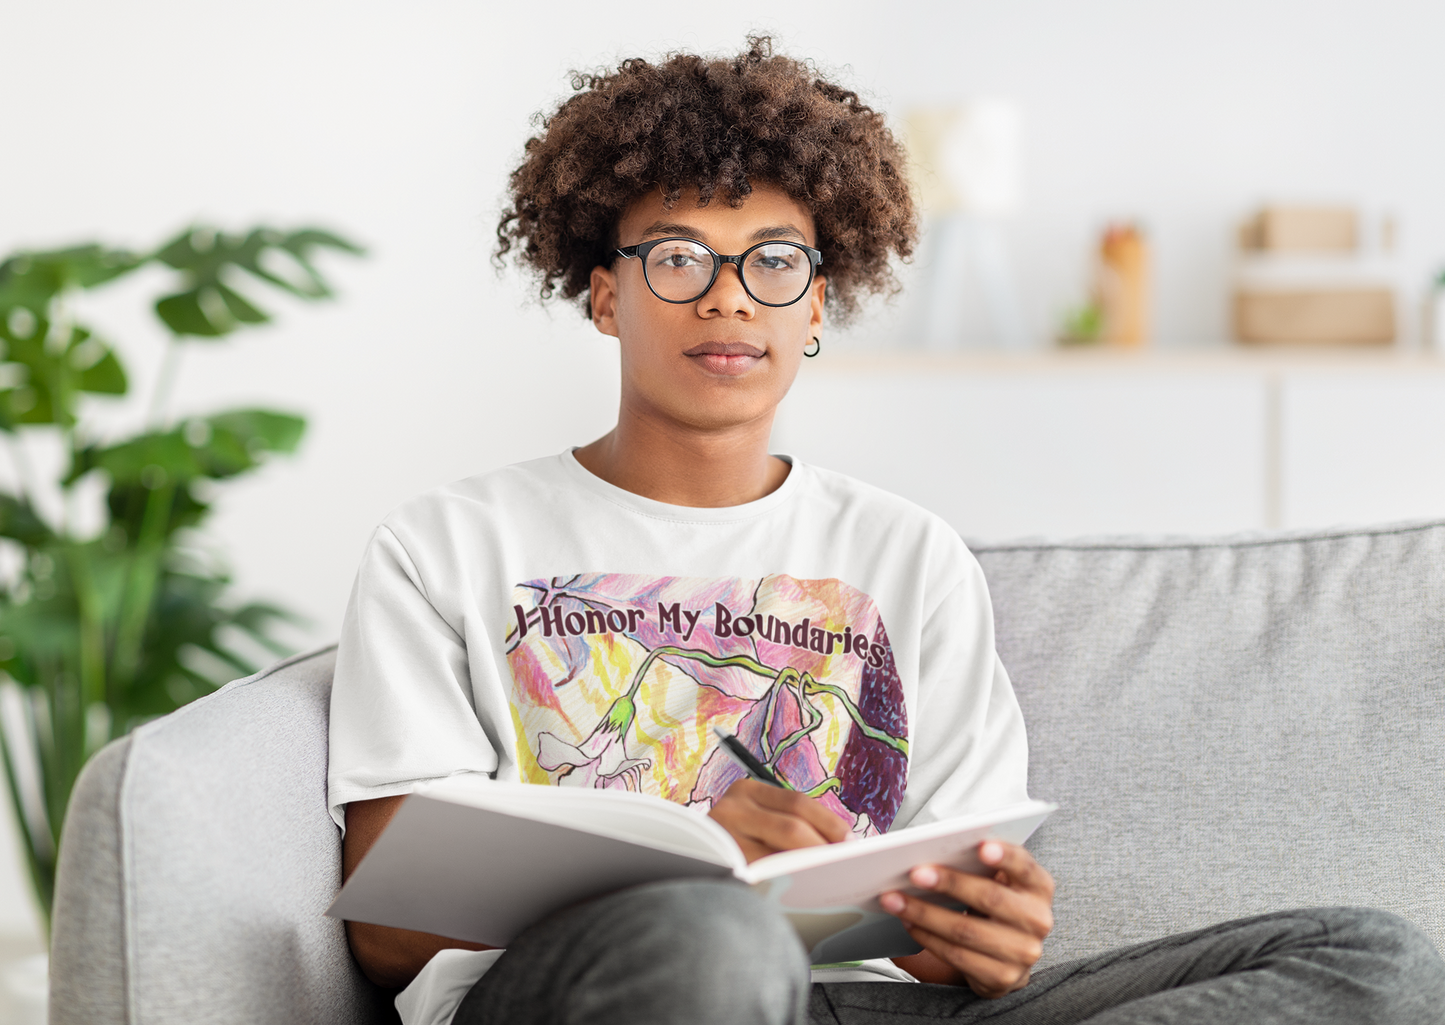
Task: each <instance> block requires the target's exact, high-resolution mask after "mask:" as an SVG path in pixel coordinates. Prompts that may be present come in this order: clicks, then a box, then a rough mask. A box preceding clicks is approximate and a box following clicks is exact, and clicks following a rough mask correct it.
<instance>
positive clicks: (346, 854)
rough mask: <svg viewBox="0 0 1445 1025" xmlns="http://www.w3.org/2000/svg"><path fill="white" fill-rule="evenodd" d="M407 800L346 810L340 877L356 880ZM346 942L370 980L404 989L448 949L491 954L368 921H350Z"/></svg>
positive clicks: (379, 800)
mask: <svg viewBox="0 0 1445 1025" xmlns="http://www.w3.org/2000/svg"><path fill="white" fill-rule="evenodd" d="M404 800H406V797H405V796H398V797H380V798H377V799H376V800H373V801H353V802H352V803H351V804H348V805H347V806H346V836H345V837H344V838H343V839H342V841H341V878H342V881H343V882H344V881H345V880H347V879H349V878H351V873H352V872H354V871H355V870H356V866H357V865H359V864H361V859H362V857H363V856H364V855H365V854H366V852H367V851H368V850H370V849H371V845H372V844H374V843H376V838H377V837H379V836H380V835H381V831H382V830H383V829H385V828H386V824H387V823H388V822H390V821H391V817H392V816H393V815H395V814H396V811H397V809H398V808H400V807H401V802H402V801H404ZM346 938H347V940H348V941H349V942H350V944H351V956H352V957H354V958H356V963H357V964H359V965H360V966H361V970H362V972H363V973H365V975H366V977H367V978H368V979H370V980H371V981H372V982H374V983H376V984H377V985H378V986H384V987H385V988H387V989H400V988H401V987H403V986H405V985H407V984H408V983H410V982H411V980H412V979H414V978H416V973H417V972H419V971H421V970H422V968H423V967H425V965H426V963H427V962H428V961H430V960H431V959H432V958H433V957H435V956H436V953H437V951H439V950H446V949H447V948H448V947H460V948H461V949H463V950H487V949H488V948H487V947H485V946H483V945H482V944H480V943H464V942H463V941H461V940H453V939H448V938H447V937H445V936H433V935H432V934H431V933H427V932H413V931H412V930H410V929H393V928H390V927H389V926H385V925H371V924H369V923H367V922H347V923H346Z"/></svg>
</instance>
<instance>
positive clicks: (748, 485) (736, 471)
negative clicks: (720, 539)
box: [573, 408, 791, 509]
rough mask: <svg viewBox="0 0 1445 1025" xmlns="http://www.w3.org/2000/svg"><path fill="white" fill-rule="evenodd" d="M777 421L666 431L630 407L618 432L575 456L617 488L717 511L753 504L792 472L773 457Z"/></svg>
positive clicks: (666, 427) (619, 420) (668, 428)
mask: <svg viewBox="0 0 1445 1025" xmlns="http://www.w3.org/2000/svg"><path fill="white" fill-rule="evenodd" d="M772 427H773V417H772V414H771V413H769V415H768V416H767V417H766V418H764V419H761V420H758V421H754V422H751V423H747V424H741V425H735V426H731V427H727V428H723V429H720V430H711V429H706V428H697V427H689V426H686V425H678V424H675V423H669V424H662V423H658V422H657V421H655V420H654V419H652V418H650V417H645V416H639V415H636V414H630V413H629V412H628V410H627V409H626V408H624V409H623V410H622V411H621V412H620V414H619V415H618V418H617V426H616V427H614V428H613V429H612V430H611V431H609V432H608V433H607V434H604V435H603V436H602V437H601V438H598V439H597V440H596V441H594V442H592V444H590V445H586V446H584V447H583V448H579V449H577V450H576V451H575V452H574V453H573V455H574V456H576V458H577V461H578V462H579V463H581V464H582V466H583V468H584V469H586V470H587V471H588V472H589V473H591V474H593V475H594V476H596V477H600V478H602V479H603V480H605V481H606V482H607V483H609V484H612V485H614V486H615V487H619V488H622V489H623V490H624V491H630V492H632V493H633V494H635V495H641V496H642V497H643V498H650V499H652V500H653V501H656V502H665V503H667V504H668V505H683V506H692V507H694V508H705V509H717V508H723V507H726V506H733V505H743V504H745V503H747V502H755V501H757V500H758V499H760V498H762V497H764V496H765V495H770V494H772V493H773V492H774V491H776V490H777V489H778V488H779V487H781V486H782V483H783V481H784V480H786V479H787V476H788V472H789V471H790V470H791V467H790V466H789V465H788V464H787V463H785V462H783V460H781V459H776V458H774V457H772V456H770V455H768V438H769V436H770V435H771V433H772Z"/></svg>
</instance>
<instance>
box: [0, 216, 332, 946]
mask: <svg viewBox="0 0 1445 1025" xmlns="http://www.w3.org/2000/svg"><path fill="white" fill-rule="evenodd" d="M322 249H335V250H342V251H345V252H349V253H359V252H360V249H359V248H357V247H356V246H355V245H353V244H351V243H350V242H347V241H345V240H344V239H341V238H339V237H337V236H336V235H333V234H329V233H327V232H324V231H318V230H315V229H304V230H300V231H292V232H282V231H275V230H272V229H269V228H257V229H255V230H252V231H250V232H247V233H245V234H242V235H228V234H224V233H222V232H218V231H215V230H212V229H209V228H192V229H190V230H188V231H186V232H184V233H182V234H181V235H179V236H178V237H176V238H174V239H172V240H171V241H169V242H167V243H166V244H165V245H163V246H161V247H160V248H159V249H157V250H155V251H154V252H149V253H135V252H129V251H126V250H121V249H113V248H108V247H105V246H101V245H85V246H78V247H74V248H69V249H61V250H55V251H51V252H20V253H16V254H14V255H12V256H10V257H9V258H7V259H6V260H5V261H4V262H3V263H0V344H3V351H0V447H4V448H8V450H9V451H8V453H7V454H8V455H9V457H10V458H9V460H8V462H9V464H10V465H9V466H8V467H6V466H5V465H4V463H5V461H3V460H0V671H3V674H4V675H3V676H0V681H3V682H0V755H3V761H4V765H5V779H6V782H7V784H8V786H9V790H10V797H11V802H12V805H13V807H14V808H15V810H16V818H17V820H18V825H19V830H20V835H21V837H22V839H23V841H24V845H25V849H26V853H27V860H28V863H29V870H30V875H31V878H32V880H33V882H34V886H35V892H36V895H37V897H38V898H39V903H40V906H41V909H42V911H43V913H44V915H45V919H46V924H47V926H48V924H49V913H50V905H51V898H52V895H53V892H54V883H55V865H56V856H57V853H58V851H59V846H60V843H61V841H62V839H63V838H62V836H61V824H62V822H63V821H64V815H65V807H66V803H67V802H68V800H69V798H70V793H71V789H72V788H73V787H74V785H75V780H76V777H77V776H78V775H79V773H80V770H81V767H82V766H83V765H84V764H85V762H86V760H87V759H88V758H90V756H91V755H93V754H94V753H95V752H96V751H97V750H99V749H100V747H102V746H103V745H104V744H105V743H106V742H107V741H109V740H112V739H114V738H116V737H119V736H121V735H123V734H124V733H126V732H127V731H129V730H131V729H133V728H134V727H136V726H137V725H139V724H141V723H143V722H145V721H147V720H149V719H152V718H154V717H156V716H159V715H164V714H165V713H167V712H170V711H172V710H174V709H175V708H177V707H179V706H181V705H183V704H185V703H186V702H188V701H191V700H192V699H194V698H196V697H199V696H201V695H202V694H205V693H208V692H209V691H211V690H213V689H215V688H216V687H218V686H219V685H221V684H222V683H224V682H226V680H228V679H231V678H233V677H235V676H238V675H245V674H247V673H249V672H252V671H254V670H255V668H256V667H255V666H254V665H253V664H252V662H251V659H250V658H249V657H248V654H247V652H248V651H249V652H258V653H259V652H261V651H262V650H269V651H273V652H277V653H280V652H282V650H283V647H282V645H281V644H280V643H279V641H278V638H277V636H276V632H275V628H276V627H277V626H278V625H280V624H281V623H282V622H284V621H285V620H287V619H289V618H292V617H290V615H289V614H288V613H287V612H285V611H284V610H283V609H281V608H279V607H278V606H275V605H270V604H259V603H250V604H236V603H233V602H231V601H229V600H228V597H227V591H228V584H229V578H228V576H227V574H226V572H225V570H224V568H223V567H222V566H220V565H218V564H217V562H216V559H215V558H214V557H213V556H208V555H206V554H205V553H204V552H203V551H201V550H200V549H199V548H198V547H197V546H196V545H195V543H194V539H195V536H196V535H195V530H196V528H197V527H199V526H200V525H201V524H202V523H203V522H204V520H205V518H206V516H207V515H208V513H209V512H210V510H211V503H212V501H213V500H214V494H215V491H216V488H215V482H218V481H225V480H229V479H231V478H234V477H237V476H240V475H241V474H245V473H248V472H250V471H251V470H254V469H255V468H256V467H257V466H259V465H261V464H262V463H263V462H264V461H265V460H266V459H267V457H269V456H271V455H273V454H279V453H289V452H292V451H294V450H295V448H296V446H297V444H298V443H299V441H300V439H301V435H302V432H303V431H304V429H305V426H306V424H305V421H304V420H303V419H302V418H301V417H298V416H294V415H292V414H289V413H284V412H277V411H274V410H268V409H232V410H227V411H224V412H218V413H214V414H211V415H208V416H192V417H187V418H186V419H185V420H183V421H182V422H179V423H173V422H170V420H169V419H168V417H167V415H166V413H165V410H166V408H167V405H168V402H167V398H168V396H167V394H166V393H167V392H168V391H169V389H170V386H171V382H172V380H173V379H174V376H175V373H174V371H175V365H176V359H177V357H178V355H179V353H180V351H181V349H182V347H183V346H185V345H187V344H194V342H195V341H196V340H213V341H214V340H216V339H221V338H225V337H227V336H229V335H231V334H232V333H233V332H234V331H236V330H237V329H239V328H241V327H243V326H247V325H255V324H264V323H266V322H267V321H268V320H269V319H270V317H269V315H268V314H267V313H265V312H264V311H263V310H262V309H261V307H260V306H258V305H257V304H256V302H255V301H254V299H253V298H252V296H254V295H255V294H256V293H258V292H263V293H264V292H268V291H270V292H284V293H289V294H290V295H292V296H296V297H299V298H301V299H323V298H326V297H327V296H329V295H330V294H331V290H330V289H329V288H328V286H327V283H326V281H325V279H324V278H323V277H322V275H321V274H320V273H319V272H318V271H317V269H316V267H315V265H314V264H313V262H312V258H313V256H314V254H315V253H316V252H317V251H318V250H322ZM148 265H150V266H159V267H162V268H168V269H169V271H168V273H169V275H170V276H171V278H172V280H171V282H170V287H168V288H166V289H165V290H164V291H165V294H164V295H163V296H162V297H161V298H160V299H158V300H157V301H156V302H155V313H156V315H157V316H158V317H159V319H160V321H161V323H162V324H163V325H164V327H165V329H166V332H167V334H168V336H169V338H168V341H167V343H166V344H167V352H166V358H165V359H164V360H163V361H162V366H161V370H160V373H159V379H158V380H157V382H156V384H155V387H154V389H153V390H152V391H151V401H150V413H149V415H148V418H147V420H146V422H144V423H143V424H141V425H140V427H139V429H138V431H137V432H136V433H133V434H131V435H130V436H128V437H115V436H113V435H112V434H111V433H110V431H107V430H102V429H101V428H100V427H99V426H97V424H96V423H95V417H94V415H93V413H94V412H96V411H98V407H99V406H100V405H102V404H103V403H104V401H105V399H104V397H107V396H110V397H116V396H123V395H125V394H126V393H127V390H128V388H129V381H128V378H127V375H126V372H125V369H124V367H123V366H122V364H121V359H120V356H119V355H118V353H117V351H116V349H115V348H114V347H113V346H112V344H111V343H110V341H108V340H107V339H106V338H105V337H104V336H103V335H101V334H100V333H98V332H97V331H95V330H93V329H92V328H90V327H87V326H86V325H84V324H82V323H80V322H79V320H78V319H77V311H76V308H75V307H76V301H75V300H76V298H77V296H78V295H79V294H80V293H81V292H82V291H83V290H86V289H93V288H96V287H99V286H103V285H106V284H107V283H110V282H113V281H115V280H116V279H117V278H120V277H122V276H124V275H127V274H131V273H133V272H135V271H137V270H138V269H140V268H142V267H145V266H148ZM113 413H114V411H112V414H113ZM113 418H114V416H113V415H112V418H111V419H112V420H113ZM57 450H58V453H59V458H55V456H56V453H57ZM35 452H40V453H41V454H42V455H48V456H49V457H50V458H47V459H44V460H38V459H36V458H34V455H33V453H35ZM41 465H44V466H46V467H49V468H50V470H51V472H44V473H42V472H40V471H38V470H37V466H41ZM6 481H8V483H6ZM101 493H103V496H104V498H103V502H101V503H99V504H100V505H102V506H103V508H100V509H96V508H94V506H95V505H96V504H97V502H96V497H97V495H98V494H101ZM87 498H89V500H90V503H91V506H92V508H91V509H90V510H89V515H82V513H83V512H85V510H84V509H83V508H82V507H83V506H84V505H85V502H86V500H87ZM80 523H84V524H86V526H84V527H81V526H78V525H77V524H80ZM247 637H249V638H250V641H249V642H247V641H246V640H244V639H245V638H247ZM238 642H239V643H238ZM257 645H259V647H258V646H257Z"/></svg>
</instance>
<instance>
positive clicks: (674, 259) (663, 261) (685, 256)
mask: <svg viewBox="0 0 1445 1025" xmlns="http://www.w3.org/2000/svg"><path fill="white" fill-rule="evenodd" d="M652 263H653V265H654V266H656V267H666V268H670V269H673V270H682V269H684V268H687V267H698V266H701V264H702V263H703V254H702V253H699V252H697V251H696V250H694V249H690V248H663V247H661V246H659V247H658V248H657V249H654V250H653V251H652Z"/></svg>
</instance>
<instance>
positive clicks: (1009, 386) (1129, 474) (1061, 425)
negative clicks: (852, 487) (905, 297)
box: [774, 346, 1445, 539]
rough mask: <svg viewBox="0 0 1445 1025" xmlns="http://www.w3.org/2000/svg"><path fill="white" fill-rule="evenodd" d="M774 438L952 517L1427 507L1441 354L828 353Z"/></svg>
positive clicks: (1054, 525) (1317, 512) (1380, 511)
mask: <svg viewBox="0 0 1445 1025" xmlns="http://www.w3.org/2000/svg"><path fill="white" fill-rule="evenodd" d="M774 448H775V449H776V450H777V451H785V452H793V453H795V454H797V455H798V456H799V457H800V458H802V459H805V460H807V461H809V462H815V463H818V464H820V465H823V466H828V467H831V468H834V469H837V470H841V471H843V472H845V473H850V474H853V475H855V476H858V477H862V478H863V479H865V480H869V481H872V482H874V483H877V484H879V485H880V486H882V487H885V488H888V489H889V490H892V491H896V492H898V493H900V494H903V495H905V496H907V497H909V498H911V499H913V500H914V501H917V502H919V504H921V505H924V506H926V507H928V508H931V509H933V510H934V511H936V512H938V513H939V514H940V515H942V516H943V517H944V518H945V519H947V520H949V521H950V522H951V523H953V524H954V526H956V527H957V528H958V529H959V530H960V531H961V532H962V533H963V534H964V535H965V536H968V537H974V538H982V539H1000V538H1006V537H1017V536H1021V535H1027V534H1045V535H1052V536H1069V535H1077V534H1101V533H1102V534H1116V533H1124V532H1148V533H1223V532H1229V531H1236V530H1250V529H1260V528H1272V527H1315V526H1325V525H1329V524H1334V523H1346V522H1352V523H1358V522H1379V521H1386V520H1398V519H1411V518H1417V517H1429V516H1445V359H1442V358H1440V357H1439V356H1434V355H1427V354H1423V353H1418V352H1415V353H1411V352H1401V351H1396V350H1393V349H1368V350H1365V349H1362V350H1293V349H1263V348H1259V349H1256V348H1245V347H1235V346H1220V347H1218V348H1211V349H1173V350H1170V349H1165V348H1156V349H1148V350H1141V351H1120V350H1106V349H1071V350H1058V351H1050V352H1038V353H1029V354H1010V353H1002V352H999V353H989V352H974V353H959V354H950V355H937V354H925V353H910V352H900V351H898V350H893V351H888V352H879V353H862V352H851V353H840V354H832V355H830V356H829V358H826V359H822V360H818V361H816V364H814V363H809V364H806V365H805V366H804V368H803V372H802V373H801V374H800V376H799V380H798V383H797V385H796V386H795V388H794V391H793V394H792V395H791V396H790V397H789V399H788V401H787V403H786V405H785V408H784V410H783V411H782V413H781V415H780V417H779V423H778V426H777V430H776V431H775V441H774Z"/></svg>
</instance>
